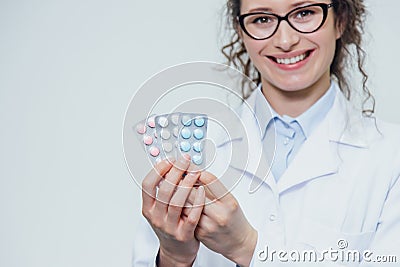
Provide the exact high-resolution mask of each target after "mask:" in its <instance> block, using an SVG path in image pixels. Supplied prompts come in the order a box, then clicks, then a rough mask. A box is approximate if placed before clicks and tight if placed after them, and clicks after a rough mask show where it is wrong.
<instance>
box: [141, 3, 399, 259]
mask: <svg viewBox="0 0 400 267" xmlns="http://www.w3.org/2000/svg"><path fill="white" fill-rule="evenodd" d="M227 7H228V12H227V14H228V16H229V19H230V23H231V25H232V27H233V29H234V34H233V36H232V39H231V42H230V43H229V44H228V45H226V46H225V47H224V48H223V49H222V51H223V53H224V55H225V56H226V57H227V59H228V63H229V64H230V65H232V66H234V67H237V68H238V69H239V70H241V71H242V72H243V73H245V74H246V75H248V76H249V77H250V78H251V80H253V81H255V82H256V83H257V85H258V86H257V87H256V88H252V89H247V90H246V88H251V87H246V86H245V85H246V81H244V82H243V98H244V99H246V101H244V103H243V106H242V109H240V111H241V112H240V113H239V114H240V119H241V122H242V123H243V125H244V129H246V131H247V132H248V135H249V136H248V137H247V136H244V135H241V133H237V134H236V135H235V138H232V139H231V140H228V141H225V140H224V142H220V143H216V148H217V151H216V160H215V162H214V163H213V166H212V167H211V168H210V169H208V170H207V171H196V170H193V169H192V166H191V164H190V161H189V159H188V158H185V157H184V158H182V159H180V160H178V161H176V162H174V163H171V162H168V161H162V162H160V163H158V164H156V166H155V169H154V170H152V171H150V172H149V173H148V175H147V176H146V177H145V178H144V180H143V191H142V196H143V206H142V212H143V215H144V217H145V218H146V220H147V222H148V223H145V224H144V225H143V227H144V228H143V229H142V231H141V233H140V235H139V240H138V245H137V246H136V247H135V251H134V253H135V257H134V266H151V265H154V264H156V265H157V266H235V265H239V266H276V265H279V266H280V265H287V266H292V265H293V264H294V263H295V262H293V261H291V258H290V257H283V258H281V257H278V259H277V258H271V257H268V255H269V254H268V252H271V251H275V252H278V251H279V252H281V251H283V254H284V255H288V253H289V252H290V251H295V252H297V253H299V254H301V253H303V252H304V251H312V252H313V253H315V255H317V256H316V257H317V258H318V259H319V260H320V262H319V263H320V264H319V266H343V264H344V265H346V266H358V265H360V266H374V265H373V264H371V263H372V262H373V259H372V258H373V257H371V254H369V255H368V258H363V256H360V257H359V258H357V259H353V260H352V259H350V258H348V257H347V258H346V257H341V258H338V257H336V258H332V257H330V258H329V257H326V252H325V251H327V250H329V249H331V250H332V248H333V250H335V249H337V252H338V253H339V252H340V251H344V250H345V249H346V250H347V249H348V250H350V253H351V251H356V252H358V253H359V254H360V255H365V254H363V252H364V251H366V250H368V251H370V252H372V254H374V255H376V256H377V257H378V256H379V255H395V259H396V257H397V258H398V259H399V260H400V254H399V250H398V247H400V241H399V239H398V238H396V237H399V236H400V212H399V210H398V203H399V201H400V181H399V177H400V140H399V138H398V136H400V127H398V126H395V125H391V124H388V123H385V122H382V121H380V120H378V119H377V118H375V117H374V115H373V112H374V100H373V98H372V97H371V95H370V93H369V90H368V88H367V86H366V81H367V78H368V76H367V75H366V73H365V71H364V66H363V61H364V56H365V55H364V51H363V49H362V48H361V40H362V38H361V37H362V33H363V27H364V14H365V7H364V2H363V0H332V1H329V0H326V1H325V0H319V1H317V0H309V1H301V0H241V1H239V0H228V2H227ZM352 49H354V51H355V54H354V55H353V54H352V53H351V52H350V51H352ZM351 61H354V62H356V65H357V66H358V70H359V71H360V73H361V76H362V81H363V86H362V89H361V90H362V91H363V92H364V93H365V100H366V101H367V100H368V99H371V100H372V108H370V109H368V108H365V107H363V110H362V111H361V110H358V109H357V108H355V107H354V105H353V103H351V101H350V93H351V92H356V91H357V90H356V88H351V87H350V83H349V80H348V78H349V77H346V71H347V70H346V66H347V63H348V62H351ZM346 78H347V79H346ZM246 105H248V106H250V107H251V110H248V109H246V108H245V106H246ZM252 111H254V113H253V112H252ZM271 137H274V138H273V139H274V140H275V143H273V144H272V143H271ZM246 141H248V143H250V144H251V146H250V148H249V150H250V151H249V154H250V155H251V157H250V159H249V160H250V164H249V166H246V167H244V168H243V167H240V166H239V165H237V162H240V161H245V160H246V159H245V158H244V157H243V159H242V158H234V159H232V160H231V162H228V163H227V162H226V160H224V155H226V151H229V146H236V145H238V146H239V147H241V146H243V145H244V143H245V142H246ZM258 148H262V149H260V150H259V149H258ZM274 150H275V151H274ZM272 151H274V152H275V153H274V155H273V156H271V154H273V153H272ZM239 157H240V156H239ZM257 159H261V161H260V162H258V161H257ZM269 167H270V168H269ZM220 173H223V175H221V176H220V175H219V174H220ZM225 177H229V178H230V180H233V179H235V178H237V177H241V179H240V181H239V182H238V184H237V185H236V187H235V188H234V189H233V190H232V191H231V192H229V191H228V190H227V189H226V187H227V186H226V184H224V182H223V181H226V180H225V179H223V178H225ZM160 181H164V182H162V183H161V184H160ZM165 181H167V182H165ZM196 181H197V182H198V181H200V183H201V184H202V186H200V187H199V188H197V187H195V186H194V185H195V184H196ZM254 181H258V182H259V186H257V188H256V189H254V188H253V189H254V190H252V188H251V185H252V184H253V183H254ZM179 185H183V186H179ZM249 185H250V189H251V190H249ZM204 203H207V205H204ZM186 204H189V206H185V205H186ZM184 206H185V208H184ZM144 242H147V244H148V246H147V247H146V248H143V247H141V245H142V244H143V243H144ZM279 255H282V254H279ZM342 255H343V254H342ZM266 256H267V257H266ZM308 260H309V261H311V259H308ZM296 261H297V263H299V265H300V266H304V265H307V264H306V263H305V262H306V261H307V258H304V259H303V261H299V260H296ZM315 261H316V260H315ZM339 263H340V264H339ZM380 266H381V265H380Z"/></svg>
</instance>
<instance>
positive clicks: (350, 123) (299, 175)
mask: <svg viewBox="0 0 400 267" xmlns="http://www.w3.org/2000/svg"><path fill="white" fill-rule="evenodd" d="M362 121H363V120H362V119H361V112H360V111H357V110H355V109H354V108H353V107H352V106H351V104H350V103H349V102H348V101H347V100H346V99H345V97H344V96H343V94H342V93H341V92H340V91H339V90H338V92H337V95H336V99H335V103H334V105H333V107H332V109H331V110H330V112H329V113H328V114H327V117H326V118H325V119H324V120H323V121H322V122H321V124H320V125H319V126H318V127H317V128H316V129H315V130H314V132H313V133H312V134H311V136H310V137H309V139H307V140H306V141H305V142H304V144H303V145H302V147H301V148H300V150H299V152H298V153H297V155H296V156H295V158H294V159H293V161H292V163H291V164H290V165H289V167H288V169H287V170H286V172H284V174H283V175H282V177H281V178H280V179H279V181H278V190H279V192H280V193H282V192H283V191H285V190H287V189H289V188H291V187H294V186H296V185H299V184H302V183H305V182H307V181H310V180H312V179H316V178H322V177H327V176H329V175H331V174H334V173H336V172H337V171H338V167H339V164H340V158H339V153H338V144H344V145H348V146H351V147H353V148H354V149H361V148H366V147H367V146H368V142H367V140H366V139H365V136H363V132H365V131H363V125H362Z"/></svg>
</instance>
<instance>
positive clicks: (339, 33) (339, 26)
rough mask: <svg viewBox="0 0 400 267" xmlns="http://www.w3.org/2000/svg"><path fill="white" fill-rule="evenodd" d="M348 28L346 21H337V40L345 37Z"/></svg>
mask: <svg viewBox="0 0 400 267" xmlns="http://www.w3.org/2000/svg"><path fill="white" fill-rule="evenodd" d="M345 28H346V21H342V22H340V21H336V40H337V39H340V38H341V37H342V35H343V32H344V30H345Z"/></svg>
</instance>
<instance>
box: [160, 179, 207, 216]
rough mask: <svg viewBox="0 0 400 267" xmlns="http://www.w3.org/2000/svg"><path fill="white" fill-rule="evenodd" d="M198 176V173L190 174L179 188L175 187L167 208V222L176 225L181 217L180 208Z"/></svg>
mask: <svg viewBox="0 0 400 267" xmlns="http://www.w3.org/2000/svg"><path fill="white" fill-rule="evenodd" d="M199 176H200V173H196V172H190V173H189V174H187V175H186V176H185V178H184V179H183V180H182V183H181V184H180V186H178V187H177V189H176V192H175V193H174V195H173V196H172V198H171V201H170V203H169V206H168V221H171V222H172V223H178V221H179V219H180V217H181V213H182V208H183V207H184V205H185V202H186V200H187V198H188V196H189V194H190V191H191V190H192V189H193V185H194V184H195V183H196V181H197V178H198V177H199Z"/></svg>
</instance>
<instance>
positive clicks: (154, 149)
mask: <svg viewBox="0 0 400 267" xmlns="http://www.w3.org/2000/svg"><path fill="white" fill-rule="evenodd" d="M149 151H150V155H152V156H153V157H157V156H158V155H160V150H159V149H158V148H157V147H154V146H153V147H151V148H150V150H149Z"/></svg>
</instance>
